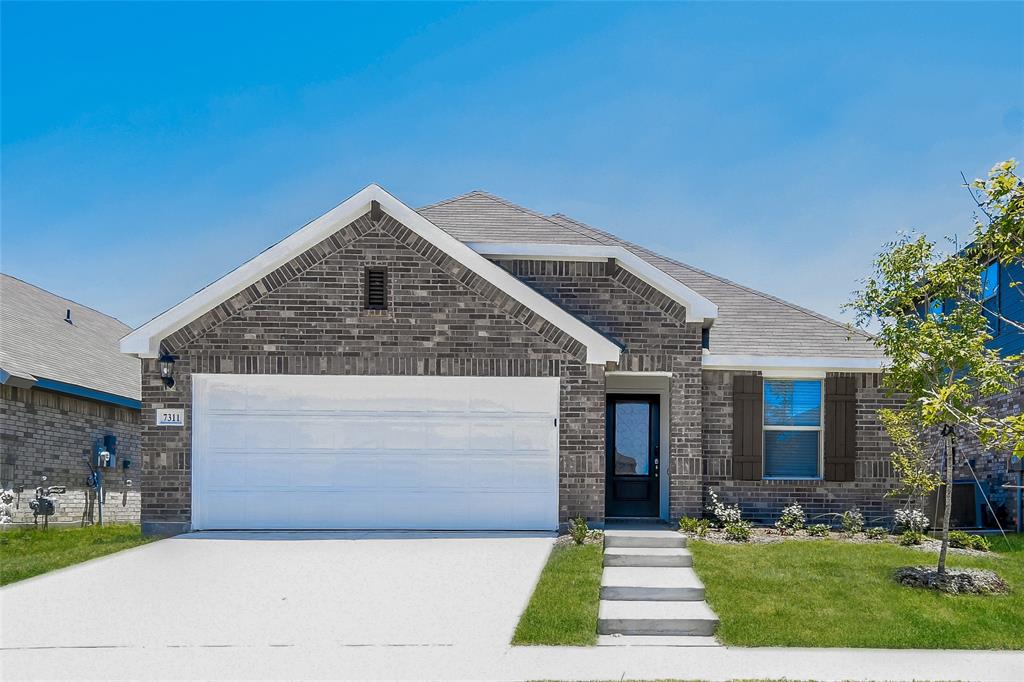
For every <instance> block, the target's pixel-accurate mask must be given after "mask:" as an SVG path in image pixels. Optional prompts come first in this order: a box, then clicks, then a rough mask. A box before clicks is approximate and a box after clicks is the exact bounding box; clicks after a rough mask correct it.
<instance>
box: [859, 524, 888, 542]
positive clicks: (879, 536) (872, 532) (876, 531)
mask: <svg viewBox="0 0 1024 682" xmlns="http://www.w3.org/2000/svg"><path fill="white" fill-rule="evenodd" d="M888 534H889V531H887V530H886V529H885V528H882V527H881V526H872V527H871V528H868V529H867V530H865V531H864V535H866V536H867V538H868V540H884V539H885V536H886V535H888Z"/></svg>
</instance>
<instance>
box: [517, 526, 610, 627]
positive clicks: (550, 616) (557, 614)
mask: <svg viewBox="0 0 1024 682" xmlns="http://www.w3.org/2000/svg"><path fill="white" fill-rule="evenodd" d="M603 558H604V554H603V550H602V548H601V545H600V544H587V545H564V546H559V547H555V548H554V549H552V550H551V556H550V557H549V558H548V563H547V564H546V565H545V566H544V571H543V572H542V573H541V575H540V580H538V581H537V587H535V588H534V590H533V596H532V597H530V603H529V604H528V605H527V607H526V610H525V611H524V612H523V615H522V617H521V618H520V619H519V625H518V627H516V633H515V635H514V636H513V638H512V643H513V644H563V645H577V646H579V645H588V644H594V643H595V642H596V641H597V606H598V601H599V600H600V597H601V570H602V567H601V564H602V561H603Z"/></svg>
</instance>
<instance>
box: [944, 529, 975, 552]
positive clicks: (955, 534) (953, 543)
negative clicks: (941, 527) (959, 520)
mask: <svg viewBox="0 0 1024 682" xmlns="http://www.w3.org/2000/svg"><path fill="white" fill-rule="evenodd" d="M971 544H972V543H971V536H970V535H968V534H967V533H965V532H963V531H962V530H951V531H949V546H950V547H956V548H958V549H970V548H971Z"/></svg>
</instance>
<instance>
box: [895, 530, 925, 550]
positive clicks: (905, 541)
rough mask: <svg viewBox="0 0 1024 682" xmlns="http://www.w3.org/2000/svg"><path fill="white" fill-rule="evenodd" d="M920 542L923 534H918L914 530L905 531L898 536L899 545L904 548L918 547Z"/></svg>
mask: <svg viewBox="0 0 1024 682" xmlns="http://www.w3.org/2000/svg"><path fill="white" fill-rule="evenodd" d="M922 540H924V533H919V532H917V531H916V530H905V531H903V534H902V535H900V544H901V545H903V546H904V547H910V546H911V545H920V544H921V541H922Z"/></svg>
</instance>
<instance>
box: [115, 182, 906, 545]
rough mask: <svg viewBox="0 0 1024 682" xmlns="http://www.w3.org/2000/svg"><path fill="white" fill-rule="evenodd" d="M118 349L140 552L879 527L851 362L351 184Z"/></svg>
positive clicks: (763, 323) (846, 347) (577, 235)
mask: <svg viewBox="0 0 1024 682" xmlns="http://www.w3.org/2000/svg"><path fill="white" fill-rule="evenodd" d="M255 247H258V245H254V248H255ZM121 348H122V350H123V351H124V352H126V353H131V354H133V355H136V356H138V357H141V358H143V362H142V395H143V398H142V453H143V480H144V487H143V501H142V519H143V526H144V529H146V530H147V531H151V532H153V531H159V532H175V531H183V530H187V529H238V528H428V529H553V528H555V527H556V526H557V525H558V524H559V523H565V522H566V521H568V520H569V519H571V518H573V517H576V516H578V515H581V516H584V517H587V518H588V519H590V520H591V521H592V522H596V523H598V524H600V523H601V522H603V521H604V520H605V519H607V518H611V517H641V518H662V519H669V520H670V519H675V518H677V517H679V516H680V515H682V514H690V515H700V514H701V513H702V510H703V507H704V505H705V501H706V498H707V490H708V487H709V486H710V487H713V488H714V489H715V490H716V491H717V492H718V495H719V497H720V499H721V500H722V501H724V502H727V503H731V502H737V503H739V504H740V505H742V507H743V509H744V511H745V513H747V515H748V516H749V517H750V518H754V519H758V520H762V521H769V520H772V519H774V518H775V517H776V516H777V514H778V512H779V510H780V509H781V508H782V507H783V506H784V505H786V504H788V503H790V502H799V503H800V504H802V505H804V507H805V508H806V509H807V510H808V512H809V513H810V514H811V515H817V514H826V513H836V512H841V511H843V510H845V509H848V508H850V507H852V506H855V505H856V506H859V507H860V508H861V509H863V510H865V512H866V515H867V516H868V517H869V518H873V517H880V516H883V515H886V514H889V513H890V512H891V506H892V501H891V500H889V499H887V498H885V497H884V493H885V492H886V491H887V490H888V489H890V488H891V486H892V483H893V473H892V469H891V466H890V463H889V459H888V454H889V452H890V444H889V442H888V440H887V439H886V437H885V435H884V431H883V429H882V427H881V425H880V423H879V421H878V419H877V416H876V410H877V408H878V407H880V406H882V405H895V404H896V403H895V401H893V400H890V399H888V398H886V396H885V394H884V392H883V391H882V390H881V389H880V388H879V372H880V368H881V365H882V357H881V355H880V353H879V351H878V350H877V349H876V348H875V346H874V345H873V343H872V341H871V339H870V338H869V337H867V336H866V335H864V334H861V333H859V332H855V331H851V330H850V329H848V328H847V327H846V326H844V325H843V324H841V323H839V322H835V321H833V320H830V319H828V318H826V317H824V316H822V315H819V314H817V313H814V312H811V311H809V310H806V309H804V308H800V307H798V306H796V305H793V304H790V303H787V302H785V301H781V300H779V299H777V298H775V297H772V296H769V295H767V294H764V293H760V292H758V291H754V290H752V289H749V288H746V287H743V286H740V285H738V284H735V283H733V282H730V281H728V280H725V279H723V278H721V277H717V276H714V275H711V274H708V273H706V272H703V271H701V270H698V269H696V268H693V267H691V266H688V265H684V264H682V263H679V262H677V261H674V260H671V259H668V258H665V257H662V256H659V255H658V254H656V253H653V252H651V251H649V250H647V249H644V248H641V247H638V246H635V245H633V244H629V243H628V242H625V241H622V240H620V239H618V238H616V237H614V236H612V235H610V234H608V233H605V232H602V231H600V230H597V229H594V228H591V227H588V226H586V225H583V224H581V223H579V222H576V221H574V220H572V219H570V218H568V217H566V216H562V215H553V216H546V215H541V214H538V213H535V212H532V211H529V210H527V209H524V208H521V207H519V206H515V205H513V204H510V203H509V202H507V201H504V200H502V199H499V198H497V197H494V196H491V195H489V194H485V193H482V192H473V193H470V194H466V195H463V196H460V197H456V198H454V199H450V200H448V201H444V202H441V203H438V204H435V205H433V206H428V207H425V208H423V209H420V210H419V211H416V210H413V209H411V208H409V207H407V206H405V205H404V204H403V203H401V202H400V201H399V200H398V199H396V198H394V197H393V196H391V195H390V194H388V193H387V192H385V191H384V190H383V189H381V188H380V187H378V186H376V185H370V186H369V187H367V188H366V189H364V190H362V191H360V192H359V193H358V194H356V195H354V196H353V197H351V198H349V199H348V200H346V201H345V202H343V203H342V204H340V205H339V206H337V207H336V208H334V209H332V210H331V211H329V212H328V213H326V214H324V215H323V216H321V217H320V218H318V219H316V220H314V221H312V222H311V223H309V224H308V225H306V226H305V227H303V228H302V229H300V230H298V231H297V232H295V233H294V234H292V235H291V236H289V237H288V238H286V239H284V240H283V241H281V242H279V243H278V244H276V245H274V246H272V247H271V248H269V249H267V250H265V251H263V252H262V253H260V254H259V255H258V256H256V257H255V258H253V259H252V260H250V261H248V262H247V263H245V264H244V265H242V266H240V267H239V268H237V269H236V270H234V271H232V272H231V273H229V274H227V275H225V276H224V277H222V278H221V279H219V280H217V281H216V282H214V283H212V284H210V285H209V286H207V287H205V288H203V289H202V290H200V291H199V292H198V293H196V294H195V295H193V296H192V297H190V298H188V299H186V300H185V301H183V302H182V303H179V304H178V305H176V306H174V307H173V308H171V309H170V310H168V311H166V312H164V313H162V314H161V315H158V316H157V317H156V318H154V319H153V320H151V321H150V322H148V323H147V324H145V325H143V326H141V327H139V328H138V329H136V330H135V331H133V332H132V333H131V334H129V335H128V336H126V337H125V338H124V339H123V341H122V344H121ZM161 359H162V362H161ZM161 366H163V367H164V369H165V375H164V377H162V376H161ZM167 375H169V377H168V376H167ZM165 377H167V378H169V379H170V381H166V382H165V380H164V379H165ZM171 381H173V386H172V387H167V386H166V385H165V383H171Z"/></svg>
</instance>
